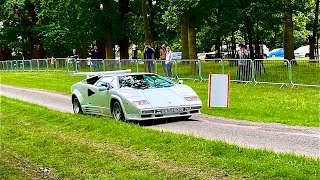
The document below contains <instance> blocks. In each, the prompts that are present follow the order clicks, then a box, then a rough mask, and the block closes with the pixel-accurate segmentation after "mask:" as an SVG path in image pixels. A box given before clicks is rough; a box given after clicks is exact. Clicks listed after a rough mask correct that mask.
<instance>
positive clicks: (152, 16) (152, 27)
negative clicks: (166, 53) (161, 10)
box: [148, 0, 157, 44]
mask: <svg viewBox="0 0 320 180" xmlns="http://www.w3.org/2000/svg"><path fill="white" fill-rule="evenodd" d="M148 3H149V6H150V21H149V27H150V42H151V44H152V43H155V41H156V37H157V35H156V29H155V25H154V19H155V15H156V13H155V7H154V6H156V5H153V4H152V0H148Z"/></svg>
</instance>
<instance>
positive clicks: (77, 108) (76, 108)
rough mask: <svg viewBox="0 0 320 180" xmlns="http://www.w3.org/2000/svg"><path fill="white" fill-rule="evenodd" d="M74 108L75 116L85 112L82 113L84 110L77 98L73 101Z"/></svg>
mask: <svg viewBox="0 0 320 180" xmlns="http://www.w3.org/2000/svg"><path fill="white" fill-rule="evenodd" d="M72 107H73V112H74V113H75V114H83V111H82V109H81V105H80V102H79V100H78V98H77V97H74V98H73V99H72Z"/></svg>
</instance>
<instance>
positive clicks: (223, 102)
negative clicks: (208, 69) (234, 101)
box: [208, 74, 230, 108]
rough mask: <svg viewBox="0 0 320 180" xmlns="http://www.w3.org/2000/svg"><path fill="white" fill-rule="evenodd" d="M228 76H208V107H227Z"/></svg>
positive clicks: (228, 93) (228, 94) (228, 95)
mask: <svg viewBox="0 0 320 180" xmlns="http://www.w3.org/2000/svg"><path fill="white" fill-rule="evenodd" d="M229 97H230V74H210V75H209V88H208V107H209V108H211V107H229Z"/></svg>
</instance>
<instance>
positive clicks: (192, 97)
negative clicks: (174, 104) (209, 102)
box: [184, 96, 200, 101]
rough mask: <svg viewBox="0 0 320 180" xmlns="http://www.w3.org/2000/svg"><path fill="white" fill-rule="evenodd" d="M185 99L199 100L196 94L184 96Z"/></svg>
mask: <svg viewBox="0 0 320 180" xmlns="http://www.w3.org/2000/svg"><path fill="white" fill-rule="evenodd" d="M184 98H185V99H186V100H187V101H199V100H200V98H199V97H198V96H188V97H184Z"/></svg>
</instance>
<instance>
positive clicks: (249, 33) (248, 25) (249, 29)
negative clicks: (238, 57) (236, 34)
mask: <svg viewBox="0 0 320 180" xmlns="http://www.w3.org/2000/svg"><path fill="white" fill-rule="evenodd" d="M240 2H241V9H242V10H243V13H244V21H245V26H246V29H247V37H248V40H249V52H250V59H254V52H253V46H252V43H253V37H252V23H251V20H250V18H249V16H248V14H247V12H246V2H245V1H244V0H241V1H240ZM245 39H246V38H245Z"/></svg>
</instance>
